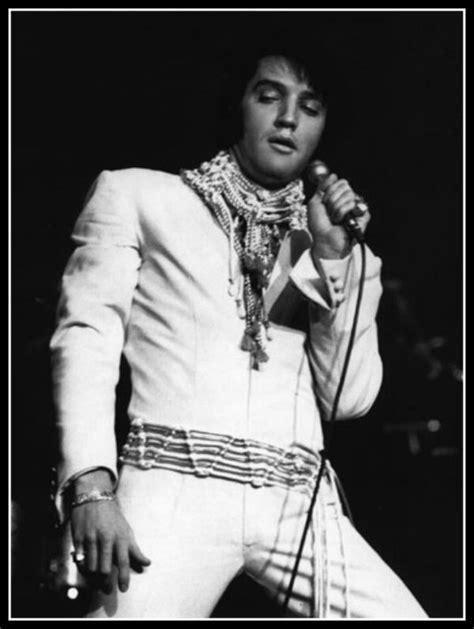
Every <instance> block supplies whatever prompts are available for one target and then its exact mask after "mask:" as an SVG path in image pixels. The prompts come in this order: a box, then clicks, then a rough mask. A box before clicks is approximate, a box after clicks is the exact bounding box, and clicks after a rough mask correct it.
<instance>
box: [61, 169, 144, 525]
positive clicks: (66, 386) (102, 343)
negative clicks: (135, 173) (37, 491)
mask: <svg viewBox="0 0 474 629" xmlns="http://www.w3.org/2000/svg"><path fill="white" fill-rule="evenodd" d="M72 239H73V241H74V242H75V244H76V245H77V247H76V249H75V251H74V253H73V254H72V256H71V258H70V259H69V261H68V264H67V266H66V269H65V272H64V275H63V278H62V285H61V295H60V299H59V304H58V310H57V327H56V330H55V332H54V334H53V336H52V339H51V343H50V349H51V359H52V381H53V397H54V403H55V409H56V421H57V427H58V434H59V449H60V460H59V461H58V490H57V494H56V506H57V508H58V511H59V515H60V518H63V517H64V511H63V506H64V505H63V500H62V496H63V491H64V489H65V488H66V487H67V485H68V481H70V480H71V479H72V478H73V477H75V476H77V475H79V474H80V473H82V472H84V471H86V470H88V469H92V468H97V467H102V468H107V469H108V470H109V471H110V472H111V473H112V475H113V477H114V478H115V479H116V478H117V469H116V460H117V451H116V450H117V448H116V441H115V387H116V385H117V382H118V379H119V366H120V356H121V352H122V348H123V345H124V338H125V328H126V324H127V320H128V317H129V313H130V308H131V303H132V296H133V292H134V289H135V286H136V284H137V280H138V269H139V267H140V262H141V258H140V253H139V245H138V237H137V228H136V217H135V208H134V204H133V202H132V200H131V198H130V195H128V194H127V191H126V190H125V189H124V186H123V182H122V181H121V177H120V173H119V172H116V173H113V172H109V171H104V172H102V173H101V175H100V176H99V177H98V179H97V180H96V182H95V184H94V186H93V188H92V190H91V192H90V193H89V198H88V200H87V201H86V204H85V207H84V209H83V211H82V213H81V214H80V216H79V218H78V220H77V222H76V225H75V227H74V230H73V234H72Z"/></svg>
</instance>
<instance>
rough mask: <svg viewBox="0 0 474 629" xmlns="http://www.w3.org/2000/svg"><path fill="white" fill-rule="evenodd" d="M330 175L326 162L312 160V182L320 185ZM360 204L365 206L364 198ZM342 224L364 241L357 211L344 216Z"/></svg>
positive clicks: (310, 172)
mask: <svg viewBox="0 0 474 629" xmlns="http://www.w3.org/2000/svg"><path fill="white" fill-rule="evenodd" d="M329 175H330V172H329V168H328V167H327V166H326V164H325V163H324V162H321V161H320V160H316V161H314V162H311V164H310V165H309V166H308V170H307V177H308V180H309V182H310V183H312V184H313V185H315V186H320V185H321V184H322V183H323V182H324V181H325V180H326V179H327V178H328V177H329ZM358 204H359V205H361V206H362V205H364V206H365V203H364V201H362V199H360V198H359V201H358ZM342 224H343V225H344V228H345V230H346V231H347V233H348V234H349V235H350V236H352V237H353V238H355V239H356V240H357V242H359V243H363V242H364V233H363V231H362V229H361V228H360V225H359V223H358V222H357V218H356V215H355V213H354V212H353V211H352V210H351V211H350V212H348V213H347V214H346V215H345V216H344V219H343V221H342Z"/></svg>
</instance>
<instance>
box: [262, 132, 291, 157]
mask: <svg viewBox="0 0 474 629" xmlns="http://www.w3.org/2000/svg"><path fill="white" fill-rule="evenodd" d="M268 142H269V144H270V145H271V146H272V148H274V149H275V150H276V151H278V152H280V153H292V152H293V151H296V144H295V142H294V140H292V139H291V138H289V137H286V136H278V135H275V136H272V137H271V138H269V140H268Z"/></svg>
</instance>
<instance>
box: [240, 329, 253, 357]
mask: <svg viewBox="0 0 474 629" xmlns="http://www.w3.org/2000/svg"><path fill="white" fill-rule="evenodd" d="M256 347H257V343H256V342H255V339H254V338H252V336H251V335H250V334H249V333H248V332H247V330H245V332H244V335H243V337H242V341H241V343H240V349H243V350H244V352H253V351H255V349H256Z"/></svg>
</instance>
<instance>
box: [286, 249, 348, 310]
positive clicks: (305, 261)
mask: <svg viewBox="0 0 474 629" xmlns="http://www.w3.org/2000/svg"><path fill="white" fill-rule="evenodd" d="M350 259H351V254H349V255H348V256H346V257H345V258H342V259H335V260H323V259H321V258H319V259H318V261H317V265H318V267H316V263H315V262H314V261H313V257H312V256H311V252H310V250H309V249H306V251H304V252H303V254H302V255H301V257H300V259H299V260H298V262H297V263H296V264H295V266H294V267H293V270H292V271H291V273H290V279H291V280H292V282H293V283H294V284H295V285H296V286H297V288H298V289H299V290H300V291H301V292H302V293H303V295H304V296H305V297H306V298H307V299H309V300H310V301H311V302H313V303H315V304H318V305H319V306H321V307H322V308H324V309H325V310H332V309H333V308H334V303H335V301H334V296H335V293H334V289H333V287H332V282H329V281H328V277H329V276H330V275H331V276H334V277H336V276H337V277H338V278H340V279H341V280H344V278H345V277H346V276H347V271H348V267H349V262H350Z"/></svg>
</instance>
